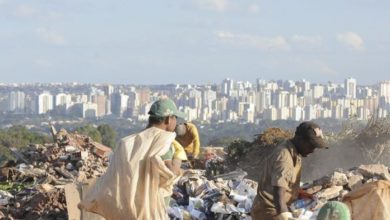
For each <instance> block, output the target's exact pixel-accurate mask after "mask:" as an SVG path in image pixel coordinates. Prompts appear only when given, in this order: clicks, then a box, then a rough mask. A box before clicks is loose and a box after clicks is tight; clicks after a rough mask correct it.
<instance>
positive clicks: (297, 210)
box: [290, 164, 390, 220]
mask: <svg viewBox="0 0 390 220" xmlns="http://www.w3.org/2000/svg"><path fill="white" fill-rule="evenodd" d="M378 180H390V174H389V169H388V168H387V167H386V166H384V165H382V164H371V165H360V166H359V167H355V168H352V169H350V170H347V171H344V170H341V169H338V170H335V171H334V172H333V173H331V174H330V175H327V176H324V177H321V178H319V179H317V180H314V181H312V182H309V183H306V184H304V185H303V186H302V189H303V190H302V191H301V192H300V193H299V194H300V199H298V200H296V201H294V202H293V203H292V204H291V206H290V208H291V210H293V211H294V215H295V217H298V218H299V219H301V220H305V219H316V216H317V215H318V211H319V209H320V208H321V207H322V206H323V205H324V204H325V203H326V202H328V201H342V199H343V197H344V196H345V195H347V194H348V193H349V192H350V191H352V190H355V189H357V188H358V187H361V186H362V185H363V184H367V183H371V182H375V181H378Z"/></svg>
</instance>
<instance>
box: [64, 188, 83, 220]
mask: <svg viewBox="0 0 390 220" xmlns="http://www.w3.org/2000/svg"><path fill="white" fill-rule="evenodd" d="M65 198H66V206H67V208H68V218H69V220H80V219H81V211H80V209H79V208H77V204H79V203H80V191H79V190H78V187H77V185H76V184H74V183H69V184H66V185H65Z"/></svg>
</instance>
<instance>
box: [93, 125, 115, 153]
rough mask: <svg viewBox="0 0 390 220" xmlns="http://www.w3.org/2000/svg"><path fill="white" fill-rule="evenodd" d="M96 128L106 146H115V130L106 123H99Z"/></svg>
mask: <svg viewBox="0 0 390 220" xmlns="http://www.w3.org/2000/svg"><path fill="white" fill-rule="evenodd" d="M97 130H98V131H99V132H100V135H101V137H102V143H103V144H104V145H106V146H108V147H111V148H115V140H116V136H117V134H116V132H115V131H114V129H112V128H111V127H110V125H108V124H102V125H99V126H98V128H97Z"/></svg>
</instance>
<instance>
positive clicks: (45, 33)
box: [36, 28, 66, 46]
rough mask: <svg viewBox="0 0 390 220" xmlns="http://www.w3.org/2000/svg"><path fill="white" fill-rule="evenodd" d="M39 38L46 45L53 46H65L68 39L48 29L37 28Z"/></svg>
mask: <svg viewBox="0 0 390 220" xmlns="http://www.w3.org/2000/svg"><path fill="white" fill-rule="evenodd" d="M36 35H37V37H38V38H39V39H40V40H42V41H43V42H45V43H48V44H53V45H59V46H61V45H65V44H66V39H65V37H64V36H63V35H61V34H59V33H56V32H54V31H52V30H50V29H48V28H37V29H36Z"/></svg>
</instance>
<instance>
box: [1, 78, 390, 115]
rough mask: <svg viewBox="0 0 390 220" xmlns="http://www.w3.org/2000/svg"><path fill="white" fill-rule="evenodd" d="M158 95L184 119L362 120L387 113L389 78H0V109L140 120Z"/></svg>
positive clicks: (7, 111)
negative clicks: (362, 81) (190, 81)
mask: <svg viewBox="0 0 390 220" xmlns="http://www.w3.org/2000/svg"><path fill="white" fill-rule="evenodd" d="M161 96H168V97H170V98H172V99H173V100H174V101H175V102H176V104H177V106H178V107H179V109H180V110H181V111H183V112H185V113H186V116H187V118H186V120H188V121H193V120H197V121H200V122H206V123H213V122H216V123H223V122H240V123H257V122H259V121H261V120H295V121H301V120H313V119H320V118H332V119H346V118H350V117H355V118H357V119H358V120H367V119H369V118H370V117H371V116H372V115H373V114H376V116H377V117H387V116H388V113H389V111H390V81H382V82H378V83H377V84H375V85H372V86H360V85H358V84H357V80H356V79H354V78H348V79H345V81H344V83H340V84H337V83H332V82H328V83H327V84H318V83H311V82H309V81H307V80H300V81H291V80H275V81H266V80H262V79H258V80H256V82H255V83H251V82H247V81H246V82H244V81H235V80H234V79H229V78H227V79H225V80H223V81H222V82H221V83H219V84H211V85H187V84H186V85H183V84H180V85H179V84H177V85H176V84H169V85H151V86H141V85H109V84H79V83H49V84H43V83H35V84H1V83H0V112H1V113H2V114H5V115H7V114H11V115H50V116H62V117H78V118H102V117H108V116H110V117H118V118H126V119H129V120H132V121H141V122H144V121H146V120H147V119H148V111H149V109H150V106H151V105H152V103H153V102H154V101H155V100H157V99H158V98H159V97H161Z"/></svg>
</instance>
